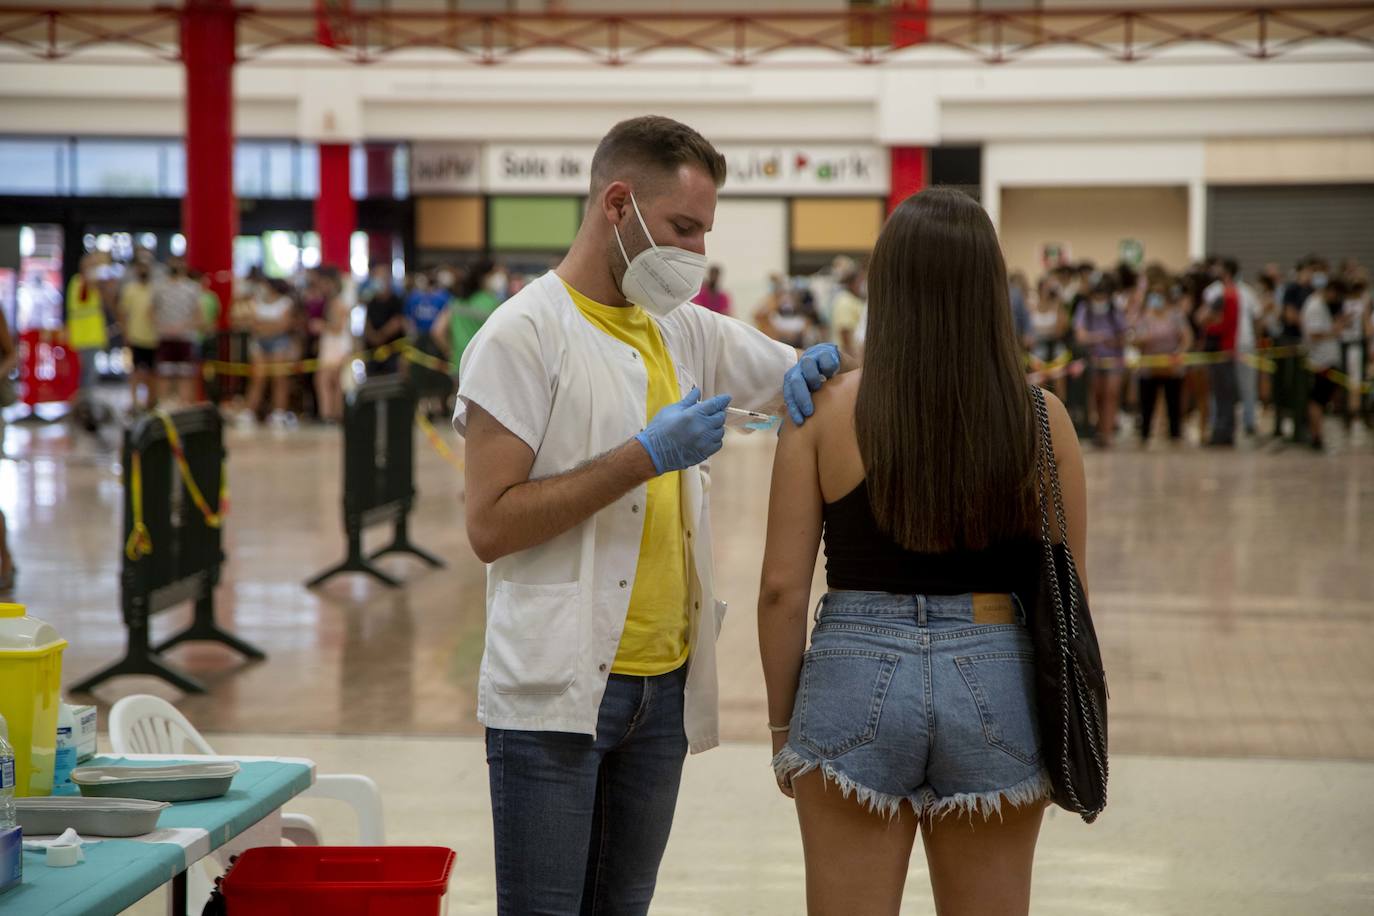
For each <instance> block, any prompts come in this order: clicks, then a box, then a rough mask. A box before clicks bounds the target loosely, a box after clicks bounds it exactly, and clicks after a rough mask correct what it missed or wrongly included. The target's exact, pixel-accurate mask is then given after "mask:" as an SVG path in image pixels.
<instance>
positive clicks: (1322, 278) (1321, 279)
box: [1312, 273, 1326, 289]
mask: <svg viewBox="0 0 1374 916" xmlns="http://www.w3.org/2000/svg"><path fill="white" fill-rule="evenodd" d="M1324 286H1326V274H1322V273H1316V274H1313V275H1312V288H1313V289H1321V288H1323V287H1324Z"/></svg>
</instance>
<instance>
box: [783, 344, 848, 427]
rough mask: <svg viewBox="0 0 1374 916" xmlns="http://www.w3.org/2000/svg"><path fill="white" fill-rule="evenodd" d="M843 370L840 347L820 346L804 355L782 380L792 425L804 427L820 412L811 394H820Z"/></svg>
mask: <svg viewBox="0 0 1374 916" xmlns="http://www.w3.org/2000/svg"><path fill="white" fill-rule="evenodd" d="M839 368H840V348H839V347H837V346H835V345H834V344H832V343H823V344H816V345H815V346H814V347H811V348H810V349H808V350H807V351H806V352H805V353H803V354H802V355H801V359H799V360H797V364H796V365H795V366H793V367H792V368H791V369H788V370H787V374H786V375H784V376H783V377H782V399H783V401H784V402H785V403H786V404H787V413H788V414H789V415H790V416H791V417H792V422H793V423H795V424H797V425H798V426H801V425H802V424H803V423H805V422H806V418H807V417H809V416H811V414H813V413H815V412H816V407H815V405H814V404H812V403H811V392H813V391H819V390H820V388H821V386H822V385H824V384H825V381H826V379H828V378H830V377H831V376H832V375H834V374H835V373H836V372H838V371H839Z"/></svg>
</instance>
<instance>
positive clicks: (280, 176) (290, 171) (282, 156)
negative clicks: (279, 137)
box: [263, 141, 296, 197]
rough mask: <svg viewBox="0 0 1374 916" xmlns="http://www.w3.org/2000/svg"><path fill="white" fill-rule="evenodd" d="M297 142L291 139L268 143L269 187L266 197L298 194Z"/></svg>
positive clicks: (266, 152) (266, 155) (267, 167)
mask: <svg viewBox="0 0 1374 916" xmlns="http://www.w3.org/2000/svg"><path fill="white" fill-rule="evenodd" d="M295 151H296V144H295V143H291V142H289V141H287V142H282V143H270V144H267V145H266V147H265V149H264V155H265V157H266V160H267V162H266V169H267V187H266V189H265V193H264V194H263V196H264V197H294V196H295V195H296V156H295Z"/></svg>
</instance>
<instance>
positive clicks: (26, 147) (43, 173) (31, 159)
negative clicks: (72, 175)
mask: <svg viewBox="0 0 1374 916" xmlns="http://www.w3.org/2000/svg"><path fill="white" fill-rule="evenodd" d="M66 145H67V143H66V141H65V140H41V139H29V138H22V139H21V138H19V137H5V138H0V194H52V195H57V194H62V193H65V191H66V177H67V176H66V165H67V156H66V153H67V150H66Z"/></svg>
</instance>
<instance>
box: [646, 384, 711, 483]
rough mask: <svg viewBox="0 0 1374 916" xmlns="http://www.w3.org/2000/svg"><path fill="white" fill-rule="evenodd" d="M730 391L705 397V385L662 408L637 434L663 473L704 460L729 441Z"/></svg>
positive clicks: (678, 469)
mask: <svg viewBox="0 0 1374 916" xmlns="http://www.w3.org/2000/svg"><path fill="white" fill-rule="evenodd" d="M729 403H730V395H728V394H721V395H717V396H716V397H713V398H711V400H709V401H702V400H701V389H699V388H693V389H692V390H691V391H690V392H689V393H688V394H687V397H685V398H683V399H682V400H680V401H678V402H677V403H676V404H669V405H668V406H667V407H665V408H663V409H662V410H660V411H659V412H658V413H657V414H656V415H655V416H654V419H653V421H652V422H651V423H649V425H648V426H647V427H646V428H645V429H644V432H642V433H640V434H639V435H637V436H635V439H637V440H639V444H640V445H642V446H644V450H645V451H646V452H648V453H649V459H650V460H651V461H653V463H654V470H656V471H658V472H659V473H660V474H667V473H668V472H669V471H682V470H686V469H687V468H690V467H692V466H694V465H698V464H701V462H703V461H705V460H706V459H707V458H710V457H711V456H712V455H714V454H715V453H716V452H718V451H720V444H721V443H722V442H724V441H725V406H726V405H727V404H729Z"/></svg>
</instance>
